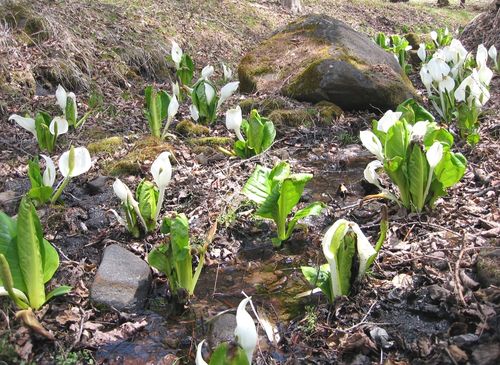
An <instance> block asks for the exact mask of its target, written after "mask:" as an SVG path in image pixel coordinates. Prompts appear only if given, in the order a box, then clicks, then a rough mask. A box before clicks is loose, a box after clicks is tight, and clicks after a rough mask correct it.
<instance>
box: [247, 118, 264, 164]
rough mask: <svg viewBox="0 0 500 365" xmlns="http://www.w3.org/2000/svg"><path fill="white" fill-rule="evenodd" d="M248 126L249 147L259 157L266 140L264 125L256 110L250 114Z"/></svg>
mask: <svg viewBox="0 0 500 365" xmlns="http://www.w3.org/2000/svg"><path fill="white" fill-rule="evenodd" d="M254 112H255V113H254ZM248 125H249V126H248V133H247V134H246V136H247V143H248V146H249V147H250V148H252V149H253V150H254V151H255V153H256V154H257V155H258V154H259V153H261V152H262V148H261V146H262V141H263V139H264V124H262V122H261V121H260V117H259V115H258V113H256V111H255V110H253V111H252V113H251V114H250V119H249V120H248Z"/></svg>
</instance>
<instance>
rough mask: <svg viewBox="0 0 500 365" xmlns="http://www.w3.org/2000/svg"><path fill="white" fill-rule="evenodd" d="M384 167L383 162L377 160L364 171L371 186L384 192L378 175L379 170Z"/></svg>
mask: <svg viewBox="0 0 500 365" xmlns="http://www.w3.org/2000/svg"><path fill="white" fill-rule="evenodd" d="M382 166H383V164H382V162H380V161H379V160H375V161H372V162H370V163H369V164H368V165H366V167H365V170H364V171H363V176H364V177H365V180H366V181H368V182H369V183H370V184H373V185H375V186H376V187H378V188H379V189H380V190H382V186H381V185H380V177H379V175H378V174H377V170H378V169H380V168H381V167H382Z"/></svg>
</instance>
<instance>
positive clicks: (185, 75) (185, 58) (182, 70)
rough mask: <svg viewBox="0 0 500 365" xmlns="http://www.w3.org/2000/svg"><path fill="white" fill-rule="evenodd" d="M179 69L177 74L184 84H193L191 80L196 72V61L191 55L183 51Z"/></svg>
mask: <svg viewBox="0 0 500 365" xmlns="http://www.w3.org/2000/svg"><path fill="white" fill-rule="evenodd" d="M179 66H180V67H179V69H178V70H177V72H176V73H177V76H178V77H179V80H180V81H181V83H182V84H183V85H187V86H189V85H191V81H192V80H193V74H194V62H193V60H192V59H191V57H190V56H189V55H188V54H186V53H183V54H182V58H181V62H180V65H179Z"/></svg>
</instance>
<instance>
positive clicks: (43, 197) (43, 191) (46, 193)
mask: <svg viewBox="0 0 500 365" xmlns="http://www.w3.org/2000/svg"><path fill="white" fill-rule="evenodd" d="M53 192H54V189H53V188H52V187H51V186H39V187H37V188H31V189H30V191H29V192H28V196H29V197H30V198H31V199H33V200H36V201H37V202H39V203H40V204H45V203H47V202H48V201H50V198H51V197H52V194H53Z"/></svg>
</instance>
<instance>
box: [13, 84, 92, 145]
mask: <svg viewBox="0 0 500 365" xmlns="http://www.w3.org/2000/svg"><path fill="white" fill-rule="evenodd" d="M56 99H57V104H58V105H59V107H60V108H61V110H62V112H63V115H62V116H56V117H51V116H50V115H49V114H48V113H46V112H38V113H36V115H35V118H32V117H30V116H24V117H23V116H20V115H17V114H12V115H11V116H10V117H9V120H13V121H14V122H16V123H17V124H18V125H19V126H20V127H22V128H24V129H26V130H27V131H28V132H30V133H32V134H33V135H34V136H35V138H36V140H37V143H38V147H39V148H40V150H46V151H47V152H49V153H51V152H53V151H54V148H55V146H56V142H57V137H59V136H60V135H62V134H65V133H67V132H68V128H69V127H70V126H73V127H74V128H78V127H80V126H82V125H83V123H84V122H85V120H86V119H87V118H88V116H89V115H90V113H91V112H88V113H87V114H85V115H84V116H83V117H82V118H81V119H80V120H78V112H77V106H76V96H75V94H74V93H72V92H70V93H67V92H66V90H64V88H63V87H62V86H61V85H59V86H58V87H57V90H56Z"/></svg>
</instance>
